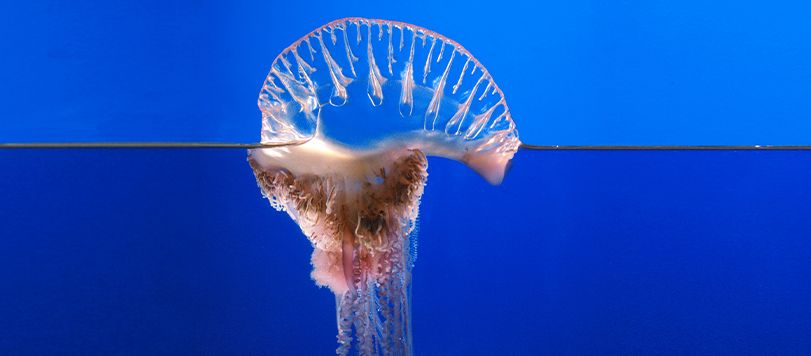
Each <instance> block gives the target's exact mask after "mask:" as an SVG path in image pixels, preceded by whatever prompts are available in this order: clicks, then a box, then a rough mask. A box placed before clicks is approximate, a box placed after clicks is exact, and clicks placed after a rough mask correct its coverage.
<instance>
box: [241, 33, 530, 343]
mask: <svg viewBox="0 0 811 356" xmlns="http://www.w3.org/2000/svg"><path fill="white" fill-rule="evenodd" d="M259 108H260V110H261V112H262V132H261V142H262V143H263V144H267V145H268V146H272V147H260V148H254V149H251V150H249V152H248V162H249V163H250V166H251V168H252V169H253V172H254V174H255V176H256V180H257V183H258V185H259V187H260V189H261V191H262V193H263V195H264V196H265V197H266V198H267V199H269V200H270V204H271V205H272V206H273V207H274V208H276V209H277V210H280V211H285V212H287V214H289V216H290V217H291V218H292V219H293V220H294V221H295V222H296V223H297V224H298V225H299V227H300V228H301V231H302V232H303V233H304V235H305V236H306V237H307V238H308V239H309V241H310V242H311V244H312V247H313V253H312V257H311V264H312V268H313V269H312V273H311V277H312V279H313V280H314V281H315V283H316V284H317V285H319V286H322V287H327V288H329V289H330V290H331V291H332V292H333V293H334V294H335V300H336V309H337V313H336V314H337V326H338V337H337V339H338V348H337V354H339V355H346V354H350V353H351V354H360V355H372V354H386V355H408V354H411V353H412V340H411V315H410V307H409V304H410V289H409V288H410V285H411V269H412V267H413V265H414V257H415V253H416V250H415V248H416V241H415V239H416V236H415V235H416V230H417V229H416V221H417V216H418V213H419V203H420V198H421V196H422V194H423V188H424V186H425V184H426V179H427V176H428V172H427V168H428V160H427V158H426V156H438V157H445V158H450V159H453V160H457V161H459V162H462V163H464V164H465V165H467V166H468V167H470V168H471V169H473V170H474V171H476V172H477V173H479V174H480V175H481V176H482V177H483V178H484V179H486V180H487V181H488V182H490V183H492V184H499V183H500V182H501V181H502V179H503V177H504V173H505V169H506V166H507V164H508V163H509V161H510V160H511V159H512V157H513V155H514V154H515V152H516V151H517V150H518V148H519V146H520V141H519V139H518V131H517V130H516V127H515V124H514V122H513V120H512V117H511V115H510V111H509V109H508V107H507V103H506V102H505V100H504V95H503V94H502V91H501V89H499V86H498V85H497V84H496V83H495V81H493V78H492V76H491V75H490V73H489V72H488V71H487V69H485V68H484V66H482V65H481V63H479V61H478V60H476V58H474V57H473V56H472V55H471V54H470V52H468V51H467V50H466V49H465V48H463V47H462V46H461V45H459V44H458V43H456V42H455V41H453V40H451V39H449V38H447V37H444V36H442V35H440V34H438V33H435V32H432V31H430V30H427V29H425V28H422V27H419V26H415V25H411V24H407V23H403V22H396V21H388V20H376V19H365V18H344V19H339V20H336V21H333V22H330V23H328V24H326V25H323V26H321V27H319V28H317V29H315V30H314V31H312V32H310V33H308V34H307V35H305V36H304V37H302V38H300V39H299V40H298V41H296V42H294V43H293V44H292V45H290V46H289V47H287V48H285V49H284V50H283V51H282V52H281V54H279V55H278V56H277V57H276V59H275V60H274V61H273V63H272V65H271V69H270V73H269V74H268V76H267V77H266V79H265V81H264V83H263V85H262V89H261V91H260V94H259Z"/></svg>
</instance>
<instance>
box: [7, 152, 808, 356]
mask: <svg viewBox="0 0 811 356" xmlns="http://www.w3.org/2000/svg"><path fill="white" fill-rule="evenodd" d="M245 153H246V150H245V149H115V150H113V149H82V150H75V149H71V150H68V149H14V150H10V149H8V150H0V166H2V167H3V170H2V172H3V173H2V174H0V197H1V199H0V216H2V217H3V218H2V220H3V224H0V237H2V238H0V267H1V268H0V281H2V283H0V318H1V319H2V323H0V354H88V353H90V354H121V353H123V354H189V353H196V354H300V353H302V352H307V353H312V354H331V353H333V352H334V351H335V348H336V343H335V334H336V331H335V329H336V323H335V298H334V296H333V293H332V292H331V291H330V290H329V289H327V288H316V287H314V285H313V282H312V280H311V279H310V278H309V276H310V273H311V269H312V266H311V265H310V262H309V261H310V255H311V253H312V247H311V244H310V242H309V241H308V240H307V239H306V238H305V237H304V236H302V232H301V229H300V228H299V226H298V225H297V224H296V223H295V222H294V221H293V220H292V219H290V218H289V217H288V216H286V214H280V213H276V212H273V208H271V207H270V206H269V204H268V202H267V200H266V199H264V198H263V197H262V196H261V194H260V188H259V187H257V182H256V179H255V177H254V174H253V172H252V171H251V169H250V167H249V166H248V165H247V164H246V158H245ZM808 167H811V154H809V152H807V151H799V150H781V151H745V150H743V151H735V150H724V151H679V150H656V151H643V150H589V151H582V150H579V151H559V150H548V151H532V150H523V149H522V150H519V151H518V153H516V155H515V157H514V159H513V162H512V165H511V167H510V169H509V170H508V172H507V174H506V176H505V179H504V181H503V183H502V184H501V185H499V186H492V185H490V184H489V183H487V182H486V181H485V180H483V179H481V178H480V177H479V176H477V174H476V173H475V172H474V171H472V170H470V169H468V168H466V167H465V166H464V165H463V164H461V163H459V162H456V161H452V160H448V159H443V158H435V157H429V158H428V169H427V172H428V175H429V179H428V180H427V185H426V186H425V188H424V189H425V193H424V195H423V197H422V204H421V207H420V211H419V217H418V219H417V221H418V223H417V224H418V231H419V233H418V234H417V239H418V240H417V241H418V244H417V246H416V252H417V253H416V254H412V256H411V257H412V258H416V259H417V261H416V263H415V264H414V267H413V270H412V273H413V283H412V287H411V288H412V293H413V294H412V299H411V301H410V303H411V314H412V323H413V325H412V329H413V330H412V332H413V338H414V340H415V341H414V344H413V350H414V352H415V353H416V354H443V355H492V354H511V355H535V354H557V355H566V354H570V355H576V354H657V353H673V354H805V353H811V341H810V340H809V339H808V337H807V335H809V333H811V304H809V303H807V301H808V300H811V288H809V286H808V281H809V280H810V279H811V274H809V273H811V272H809V271H811V258H809V257H811V239H809V238H808V237H809V236H811V221H810V220H809V219H808V216H811V204H808V202H809V200H811V185H809V184H808V182H809V181H811V171H809V170H808ZM303 350H305V351H303Z"/></svg>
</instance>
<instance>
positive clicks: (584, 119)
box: [0, 0, 811, 144]
mask: <svg viewBox="0 0 811 356" xmlns="http://www.w3.org/2000/svg"><path fill="white" fill-rule="evenodd" d="M809 13H811V6H810V5H808V4H807V2H803V1H779V0H778V1H771V2H758V1H726V0H720V1H712V2H706V1H692V0H688V1H584V0H574V1H554V2H553V1H548V2H530V1H526V2H520V1H519V2H510V1H488V2H470V1H428V0H408V1H400V2H397V1H391V2H388V1H366V2H359V1H315V0H311V1H304V2H301V1H228V2H206V1H202V2H198V1H162V0H161V1H156V0H145V1H86V0H76V1H48V0H39V1H30V2H4V3H3V5H0V33H2V36H0V53H2V56H0V68H2V69H0V83H2V85H0V98H2V103H3V112H2V116H0V120H2V130H0V142H8V141H70V140H90V141H99V140H162V141H173V140H189V141H194V140H203V141H234V142H255V141H256V140H258V132H259V127H260V126H259V125H260V124H259V110H258V109H257V108H256V98H257V95H258V92H259V88H260V86H261V83H262V80H263V79H264V76H265V75H266V74H267V72H268V69H269V66H270V63H271V61H272V60H273V58H274V57H275V56H276V54H278V53H279V52H280V51H281V50H282V49H283V48H284V47H286V46H287V45H289V44H290V43H292V42H293V41H295V40H296V39H298V38H299V37H301V36H302V35H304V34H306V33H307V32H309V31H311V30H312V29H314V28H315V27H317V26H320V25H321V24H324V23H326V22H328V21H330V20H333V19H336V18H340V17H346V16H364V17H373V18H388V19H396V20H401V21H406V22H411V23H414V24H417V25H421V26H424V27H427V28H430V29H432V30H435V31H437V32H440V33H442V34H445V35H447V36H448V37H450V38H453V39H455V40H457V41H458V42H460V43H462V44H463V45H464V46H465V47H467V48H468V49H469V50H471V51H472V53H473V54H474V55H476V57H477V58H479V59H480V60H481V61H482V62H483V63H484V64H485V65H486V66H487V68H488V69H489V70H490V72H492V73H493V75H494V76H495V78H496V80H497V81H498V83H500V86H501V87H502V88H503V89H504V92H505V95H506V97H507V100H508V103H509V105H510V108H511V110H512V112H513V114H514V117H515V119H516V121H517V122H518V125H519V129H520V132H521V135H522V138H523V139H524V141H525V142H527V143H533V144H811V135H809V132H811V120H809V118H811V100H809V98H811V36H810V35H809V34H811V21H808V14H809Z"/></svg>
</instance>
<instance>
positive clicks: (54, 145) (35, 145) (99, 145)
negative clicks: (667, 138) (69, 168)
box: [0, 142, 811, 151]
mask: <svg viewBox="0 0 811 356" xmlns="http://www.w3.org/2000/svg"><path fill="white" fill-rule="evenodd" d="M295 144H299V143H295ZM290 145H294V144H288V143H283V144H262V143H229V142H24V143H0V149H2V148H15V149H40V148H51V149H63V148H64V149H75V148H96V149H107V148H125V149H140V148H157V149H163V148H270V147H283V146H290ZM521 149H525V150H539V151H595V150H611V151H674V150H691V151H698V150H701V151H721V150H730V151H740V150H748V151H763V150H811V145H531V144H521Z"/></svg>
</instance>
